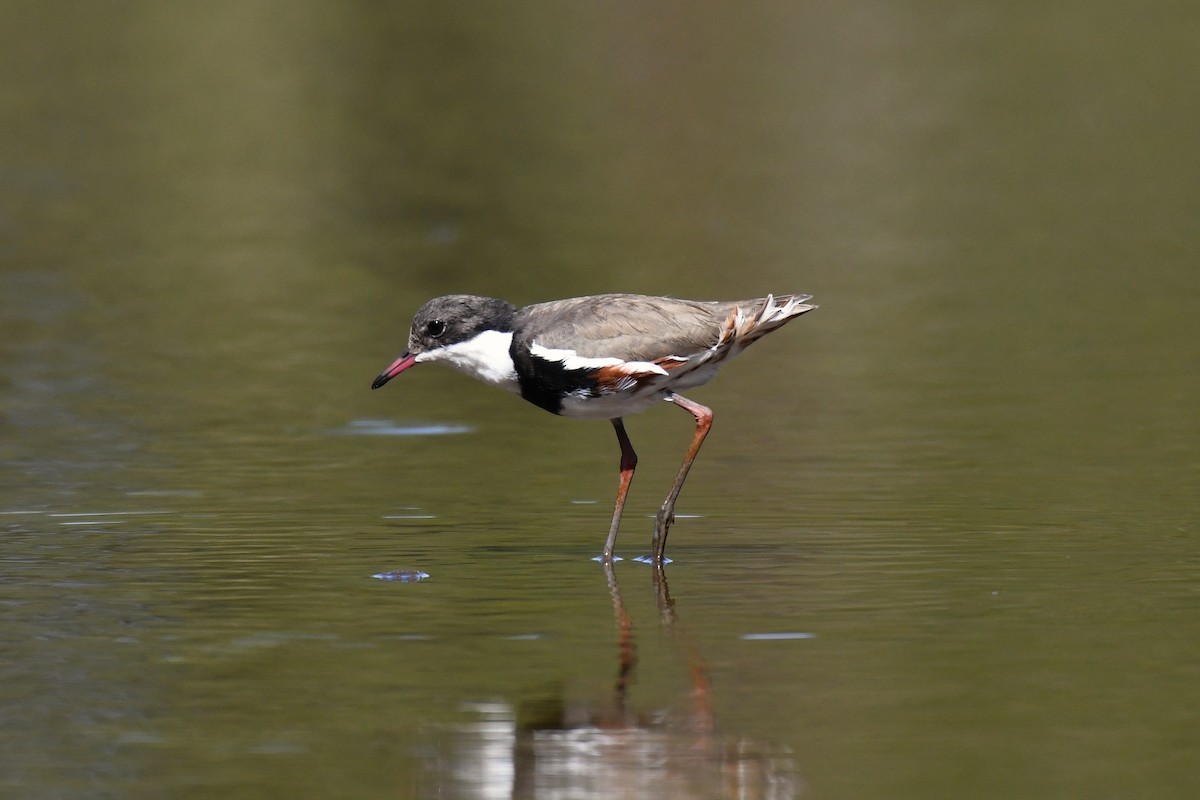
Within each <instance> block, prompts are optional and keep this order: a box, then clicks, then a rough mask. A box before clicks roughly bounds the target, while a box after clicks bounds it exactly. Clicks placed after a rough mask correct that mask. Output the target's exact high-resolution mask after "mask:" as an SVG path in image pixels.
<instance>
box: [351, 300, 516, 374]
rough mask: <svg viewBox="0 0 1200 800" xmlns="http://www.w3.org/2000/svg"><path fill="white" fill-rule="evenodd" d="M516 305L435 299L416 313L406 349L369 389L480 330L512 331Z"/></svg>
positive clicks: (489, 301) (502, 301)
mask: <svg viewBox="0 0 1200 800" xmlns="http://www.w3.org/2000/svg"><path fill="white" fill-rule="evenodd" d="M516 313H517V309H516V306H514V305H513V304H512V303H507V302H505V301H504V300H497V299H495V298H494V297H479V296H477V295H473V294H448V295H445V296H443V297H435V298H433V299H432V300H430V301H429V302H428V303H426V304H425V305H423V306H421V308H420V309H419V310H418V311H417V315H416V316H415V317H413V321H412V328H411V329H410V331H409V334H408V350H407V351H406V352H405V353H404V355H402V356H400V357H399V358H397V359H396V360H395V361H393V362H392V364H391V366H389V367H388V368H387V369H385V370H384V371H383V372H381V373H379V376H378V377H377V378H375V382H374V383H372V384H371V388H372V389H378V388H379V387H380V386H383V385H384V384H385V383H387V382H388V381H390V380H391V379H392V378H394V377H396V376H397V375H399V374H400V373H401V372H403V371H404V370H406V369H408V368H409V367H411V366H413V365H414V364H416V363H417V360H418V358H417V357H418V356H420V355H421V354H422V353H430V352H432V351H435V350H438V349H439V348H443V347H447V346H449V345H453V344H458V343H460V342H465V341H467V340H468V339H472V338H474V337H475V336H478V335H479V334H480V333H483V332H484V331H489V330H490V331H500V332H502V333H505V332H509V331H511V330H512V325H513V318H514V317H515V315H516Z"/></svg>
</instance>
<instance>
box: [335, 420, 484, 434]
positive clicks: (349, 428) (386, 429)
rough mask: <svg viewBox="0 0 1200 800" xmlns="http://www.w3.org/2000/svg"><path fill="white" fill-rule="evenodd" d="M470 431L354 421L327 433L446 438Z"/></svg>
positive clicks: (444, 426)
mask: <svg viewBox="0 0 1200 800" xmlns="http://www.w3.org/2000/svg"><path fill="white" fill-rule="evenodd" d="M472 430H474V429H473V428H471V427H470V426H468V425H450V424H447V423H437V422H426V423H421V422H417V423H410V424H408V425H400V424H397V423H395V422H393V421H392V420H390V419H355V420H351V421H350V422H349V423H348V424H346V425H345V426H343V427H341V428H334V429H333V430H330V431H327V432H328V433H331V434H335V435H338V436H448V435H451V434H456V433H470V432H471V431H472Z"/></svg>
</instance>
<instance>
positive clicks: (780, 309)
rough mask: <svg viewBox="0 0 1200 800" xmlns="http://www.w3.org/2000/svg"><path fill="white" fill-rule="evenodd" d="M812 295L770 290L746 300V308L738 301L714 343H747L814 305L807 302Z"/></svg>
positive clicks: (745, 344) (804, 312)
mask: <svg viewBox="0 0 1200 800" xmlns="http://www.w3.org/2000/svg"><path fill="white" fill-rule="evenodd" d="M811 299H812V295H811V294H784V295H780V296H779V297H775V296H774V295H770V294H769V295H767V296H766V297H765V298H764V299H762V300H752V301H750V303H747V304H745V305H747V306H750V310H749V311H744V310H743V304H741V303H739V304H738V305H736V306H734V307H733V310H732V311H730V312H729V318H728V319H726V320H725V326H724V328H723V329H722V330H721V338H720V340H719V341H718V342H717V347H721V346H722V345H730V346H732V347H735V348H737V349H738V350H742V349H744V348H746V347H749V346H750V345H751V344H753V343H754V342H756V341H758V340H759V339H761V338H762V337H764V336H766V335H767V334H768V333H770V332H771V331H773V330H775V329H776V328H779V327H781V326H782V325H784V324H786V323H787V322H788V321H789V320H792V319H795V318H796V317H798V316H800V315H801V314H806V313H808V312H809V311H812V310H813V309H814V308H816V306H815V305H812V304H811V303H809V302H808V301H809V300H811Z"/></svg>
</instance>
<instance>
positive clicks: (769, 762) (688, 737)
mask: <svg viewBox="0 0 1200 800" xmlns="http://www.w3.org/2000/svg"><path fill="white" fill-rule="evenodd" d="M605 573H606V576H607V578H608V588H609V592H610V594H611V596H612V603H613V612H614V614H615V616H616V623H617V630H618V668H617V680H616V684H615V687H614V692H613V696H612V698H611V700H609V701H608V702H603V703H596V704H588V703H576V704H574V705H564V704H563V703H562V701H561V700H557V701H556V703H555V704H554V705H553V707H552V709H550V710H548V711H547V710H543V709H539V710H538V712H537V713H532V714H531V713H529V712H528V711H527V710H525V709H522V711H521V713H518V712H517V710H516V709H514V707H513V706H512V705H510V704H508V703H506V702H492V703H479V704H472V705H471V706H469V707H468V708H467V711H469V712H470V713H471V714H472V715H473V716H474V720H473V721H472V722H470V723H467V724H465V725H462V726H461V727H458V728H456V729H454V730H453V731H450V732H448V736H447V737H445V738H444V739H443V740H442V741H441V742H440V743H439V745H438V746H437V747H436V756H434V755H433V754H432V753H430V756H431V757H430V758H428V760H427V761H426V762H425V768H426V772H425V777H426V778H428V779H429V783H427V785H426V786H425V787H424V788H425V789H426V791H425V792H424V795H425V796H426V797H438V798H463V800H468V799H469V800H476V799H482V798H487V799H488V800H492V799H493V798H496V799H499V798H555V799H556V800H557V799H560V798H561V799H562V800H592V799H593V798H606V799H609V798H650V797H653V798H667V799H668V800H671V799H673V798H680V799H681V800H682V799H683V798H687V799H688V800H693V799H697V800H698V799H700V798H704V799H705V800H717V799H718V798H721V799H724V798H739V800H787V799H789V798H795V797H797V796H798V794H799V781H798V779H797V777H796V775H795V769H794V766H793V763H792V759H791V757H790V755H789V754H788V753H787V752H786V751H785V750H783V749H782V748H775V747H770V746H767V745H765V744H762V743H758V742H755V741H752V740H750V739H748V738H746V737H739V736H731V735H728V734H720V733H718V732H717V730H716V726H715V724H714V720H713V711H712V698H711V693H712V687H711V684H710V682H709V678H708V674H707V670H706V669H705V666H704V664H703V662H702V661H701V660H700V658H699V654H698V652H697V651H696V649H695V647H694V644H693V642H692V641H691V640H690V637H687V636H686V635H685V634H684V633H683V632H682V630H681V629H680V626H679V624H678V621H677V618H676V613H675V603H674V600H673V599H672V598H671V595H670V592H669V590H668V588H667V580H666V575H665V574H664V572H663V571H662V570H661V569H653V570H652V573H653V576H654V577H653V581H654V591H655V598H656V603H657V606H658V610H659V613H660V615H661V618H662V623H663V627H664V629H665V630H666V632H667V633H668V635H670V637H671V639H672V641H673V642H674V643H675V644H676V645H677V647H678V648H679V651H680V653H681V655H682V656H683V657H684V659H685V660H686V662H687V665H688V669H689V671H690V675H691V687H692V690H691V698H690V702H689V703H688V711H687V712H686V713H684V714H678V713H672V712H669V711H668V710H666V709H654V710H652V711H650V712H649V713H638V712H637V711H634V710H632V709H631V708H630V707H629V703H628V694H629V687H630V686H631V684H632V683H633V680H634V675H635V671H636V668H637V662H638V657H637V643H636V639H635V635H634V627H633V621H632V620H631V618H630V616H629V614H628V613H627V612H626V609H625V604H624V602H623V601H622V599H621V590H620V587H619V586H618V584H617V578H616V574H615V572H614V571H613V568H612V566H611V565H606V566H605Z"/></svg>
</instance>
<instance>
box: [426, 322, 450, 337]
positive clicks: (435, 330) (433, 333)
mask: <svg viewBox="0 0 1200 800" xmlns="http://www.w3.org/2000/svg"><path fill="white" fill-rule="evenodd" d="M445 332H446V323H445V322H443V321H442V320H440V319H435V320H430V322H429V324H428V325H426V326H425V334H426V335H427V336H429V338H430V339H437V338H438V337H439V336H441V335H442V334H443V333H445Z"/></svg>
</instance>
